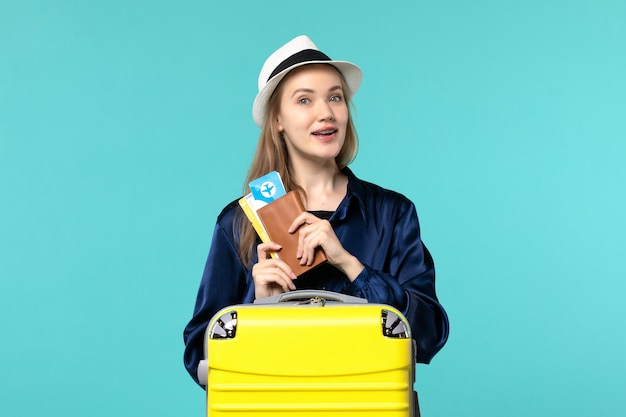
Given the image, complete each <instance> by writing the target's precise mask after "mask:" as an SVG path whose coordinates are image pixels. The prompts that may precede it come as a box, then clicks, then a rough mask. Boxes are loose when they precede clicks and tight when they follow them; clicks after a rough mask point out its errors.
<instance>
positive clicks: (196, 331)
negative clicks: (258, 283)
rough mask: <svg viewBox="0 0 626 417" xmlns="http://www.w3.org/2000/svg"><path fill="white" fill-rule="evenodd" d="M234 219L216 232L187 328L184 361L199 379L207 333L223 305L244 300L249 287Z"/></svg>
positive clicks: (219, 227) (219, 224) (220, 223)
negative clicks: (234, 231)
mask: <svg viewBox="0 0 626 417" xmlns="http://www.w3.org/2000/svg"><path fill="white" fill-rule="evenodd" d="M229 227H230V229H232V225H231V224H230V222H225V223H222V222H220V220H219V219H218V222H217V224H216V226H215V229H214V231H213V238H212V241H211V249H210V250H209V255H208V258H207V261H206V265H205V268H204V272H203V274H202V280H201V281H200V288H199V289H198V295H197V298H196V305H195V308H194V312H193V316H192V319H191V321H189V323H188V324H187V326H186V327H185V330H184V332H183V339H184V342H185V353H184V363H185V368H187V371H188V372H189V374H190V375H191V377H192V378H193V379H194V380H195V381H196V382H198V378H197V367H198V363H199V362H200V360H201V359H204V343H203V342H204V332H205V330H206V327H207V325H208V323H209V321H210V320H211V318H212V317H213V315H214V314H215V313H217V312H218V311H219V310H220V309H221V308H224V307H227V306H229V305H234V304H239V303H242V302H243V298H244V295H245V293H246V290H247V281H248V280H247V275H248V274H247V272H248V271H247V270H246V269H244V267H243V266H242V264H241V262H240V260H239V257H238V255H237V251H236V249H235V246H234V242H233V237H232V232H231V233H227V231H230V230H228V228H229Z"/></svg>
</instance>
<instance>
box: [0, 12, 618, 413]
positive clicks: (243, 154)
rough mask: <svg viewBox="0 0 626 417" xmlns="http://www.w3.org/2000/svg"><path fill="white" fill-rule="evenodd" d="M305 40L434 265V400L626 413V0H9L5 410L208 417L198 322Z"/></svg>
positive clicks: (1, 121) (0, 213) (447, 408)
mask: <svg viewBox="0 0 626 417" xmlns="http://www.w3.org/2000/svg"><path fill="white" fill-rule="evenodd" d="M303 33H306V34H308V35H310V36H311V37H312V39H313V40H314V41H315V42H316V43H317V45H318V46H319V47H320V48H321V49H322V50H323V51H325V52H326V53H328V54H329V55H330V56H331V57H334V58H337V59H346V60H351V61H353V62H355V63H357V64H358V65H360V66H361V67H362V69H363V70H364V74H365V78H364V82H363V86H362V89H361V90H360V91H359V93H358V95H357V96H356V98H355V104H356V108H357V126H358V130H359V134H360V139H361V148H360V153H359V156H358V158H357V160H356V162H355V163H354V164H353V165H352V168H353V169H354V171H355V172H356V173H357V175H359V176H360V177H362V178H364V179H367V180H371V181H374V182H376V183H378V184H380V185H383V186H385V187H388V188H392V189H395V190H397V191H400V192H402V193H404V194H406V195H407V196H408V197H410V198H411V199H412V200H413V201H414V202H415V204H416V206H417V207H418V211H419V214H420V218H421V222H422V231H423V238H424V241H425V242H426V244H427V245H428V247H429V248H430V250H431V251H432V253H433V255H434V258H435V261H436V265H437V272H438V276H437V277H438V281H437V285H438V292H439V296H440V299H441V301H442V303H443V304H444V305H445V307H446V308H447V311H448V313H449V315H450V319H451V336H450V339H449V342H448V344H447V345H446V347H445V348H444V349H443V350H442V351H441V352H440V354H439V355H438V356H437V357H435V359H434V361H433V362H432V364H431V365H429V366H425V365H419V366H418V368H417V370H418V375H417V378H418V381H417V387H418V389H419V391H420V395H421V404H422V411H423V414H424V415H425V416H458V415H464V416H481V417H484V416H494V417H496V416H503V415H506V416H529V415H532V416H554V415H568V416H611V417H613V416H617V415H623V414H624V413H626V403H625V402H624V400H623V395H624V391H625V389H626V361H625V360H624V357H623V355H624V351H625V350H626V332H625V331H624V322H625V320H624V319H625V317H626V303H624V301H623V297H624V293H625V290H626V283H625V279H624V278H625V275H626V274H625V273H624V271H625V270H626V256H625V253H624V252H625V249H626V241H625V238H624V233H625V231H626V223H625V221H624V213H625V212H626V196H625V193H624V188H625V187H624V182H625V180H626V163H625V156H626V144H625V142H626V116H625V114H626V76H625V75H626V47H625V42H626V2H624V1H623V0H613V1H611V0H600V1H599V0H568V1H565V0H563V1H558V0H553V1H549V0H548V1H546V0H542V1H539V0H528V1H524V2H520V1H510V0H506V1H496V0H491V1H488V0H476V1H471V2H468V1H460V0H455V1H453V0H449V1H390V2H384V4H383V2H380V1H375V2H374V1H358V2H356V1H355V2H338V1H325V0H321V1H316V2H307V3H306V4H304V3H300V2H294V1H291V0H290V1H275V2H269V1H268V2H255V1H249V2H245V1H228V2H227V1H220V2H217V1H216V2H212V1H200V0H198V1H191V0H187V1H185V0H180V1H171V2H165V1H163V2H154V1H132V2H130V1H121V0H107V1H88V2H87V1H78V0H76V1H69V0H68V1H58V0H56V1H55V0H50V1H39V2H37V1H32V0H21V1H8V0H1V1H0V196H1V203H0V285H1V286H0V338H1V339H0V370H1V371H0V397H1V398H0V415H3V416H4V415H6V416H16V417H17V416H20V417H21V416H42V415H52V416H61V415H63V416H92V417H97V416H111V415H115V416H141V415H146V416H148V415H150V416H182V415H185V416H199V415H202V414H203V413H204V398H203V391H201V390H200V389H199V388H197V387H196V386H195V385H194V383H193V382H192V381H191V379H190V378H189V377H188V376H187V374H186V372H185V370H184V368H183V365H182V356H181V355H182V350H183V343H182V329H183V327H184V325H185V324H186V322H187V320H188V319H189V318H190V316H191V312H192V308H193V304H194V301H195V293H196V289H197V286H198V283H199V279H200V275H201V272H202V268H203V265H204V260H205V257H206V254H207V251H208V248H209V242H210V237H211V233H212V229H213V225H214V221H215V218H216V216H217V214H218V213H219V211H220V209H221V208H222V207H223V206H224V205H225V204H226V203H227V202H229V201H231V200H233V199H234V198H236V197H238V196H239V195H240V194H241V192H242V183H243V180H244V176H245V172H246V170H247V167H248V164H249V163H250V160H251V157H252V152H253V150H254V146H255V143H256V138H257V135H258V128H257V127H256V126H255V125H254V123H253V121H252V118H251V105H252V100H253V98H254V95H255V93H256V78H257V74H258V72H259V70H260V67H261V65H262V63H263V60H264V59H265V58H266V57H267V56H268V55H269V54H270V53H271V52H272V51H273V50H274V49H276V48H277V47H278V46H280V45H282V44H283V43H285V42H286V41H288V40H289V39H291V38H292V37H294V36H297V35H300V34H303Z"/></svg>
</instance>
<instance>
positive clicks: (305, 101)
mask: <svg viewBox="0 0 626 417" xmlns="http://www.w3.org/2000/svg"><path fill="white" fill-rule="evenodd" d="M309 103H311V100H309V99H308V98H306V97H303V98H301V99H299V100H298V104H303V105H304V104H309Z"/></svg>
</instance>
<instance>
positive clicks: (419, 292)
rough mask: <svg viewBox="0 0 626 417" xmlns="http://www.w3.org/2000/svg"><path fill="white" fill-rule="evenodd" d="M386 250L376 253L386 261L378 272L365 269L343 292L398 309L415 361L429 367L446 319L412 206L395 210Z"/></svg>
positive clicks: (441, 342) (444, 332)
mask: <svg viewBox="0 0 626 417" xmlns="http://www.w3.org/2000/svg"><path fill="white" fill-rule="evenodd" d="M395 219H396V220H395V222H394V227H393V233H392V234H391V236H390V238H389V239H388V247H385V248H384V250H383V248H381V250H380V251H379V253H382V254H384V255H383V256H386V259H384V261H381V262H376V264H377V265H384V267H380V266H379V268H378V269H374V268H373V267H371V266H368V265H366V266H365V269H364V270H363V271H362V272H361V274H360V275H359V276H358V277H357V279H356V280H354V282H352V283H351V284H350V286H349V287H348V289H347V292H348V293H350V294H351V295H355V296H358V297H362V298H366V299H367V300H368V301H369V302H370V303H381V304H388V305H391V306H394V307H396V308H397V309H399V310H400V311H401V312H402V313H403V314H404V315H405V317H406V318H407V320H408V321H409V324H410V325H411V332H412V335H413V339H415V341H416V343H417V361H418V362H421V363H429V362H430V361H431V359H432V358H433V356H435V354H436V353H437V352H438V351H439V350H440V349H441V348H442V347H443V345H444V344H445V343H446V341H447V339H448V333H449V323H448V317H447V314H446V312H445V310H444V309H443V307H442V306H441V304H439V301H438V299H437V295H436V292H435V267H434V263H433V259H432V257H431V255H430V253H429V252H428V249H427V248H426V246H424V244H423V242H422V240H421V238H420V227H419V221H418V218H417V213H416V211H415V206H414V205H413V204H412V203H407V204H405V205H403V207H402V208H401V209H400V210H398V215H397V216H396V217H395Z"/></svg>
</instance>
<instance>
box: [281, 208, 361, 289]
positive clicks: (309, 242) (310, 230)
mask: <svg viewBox="0 0 626 417" xmlns="http://www.w3.org/2000/svg"><path fill="white" fill-rule="evenodd" d="M289 233H299V235H298V250H297V255H298V257H299V258H300V264H301V265H311V264H312V263H313V258H314V255H315V249H316V248H317V247H321V248H322V249H323V250H324V252H325V253H326V257H327V258H328V262H329V263H331V264H332V265H335V266H336V267H337V268H339V269H340V270H341V271H342V272H343V273H344V274H346V276H347V277H348V279H350V281H354V280H355V279H356V277H357V276H358V275H359V274H360V273H361V271H362V270H363V268H364V266H363V264H362V263H361V262H360V261H359V260H358V259H357V258H356V257H354V256H353V255H352V254H351V253H350V252H348V251H347V250H346V249H345V248H344V247H343V245H342V244H341V242H340V241H339V238H338V237H337V235H336V234H335V231H334V230H333V227H332V226H331V225H330V222H329V221H328V220H322V219H320V218H319V217H316V216H314V215H313V214H311V213H308V212H304V213H302V214H300V215H299V216H298V217H296V218H295V219H294V221H293V222H292V223H291V226H290V227H289Z"/></svg>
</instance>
